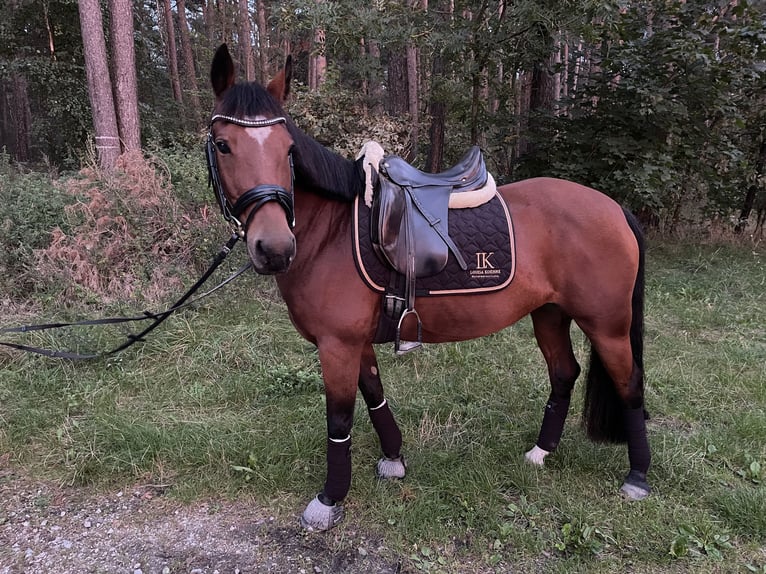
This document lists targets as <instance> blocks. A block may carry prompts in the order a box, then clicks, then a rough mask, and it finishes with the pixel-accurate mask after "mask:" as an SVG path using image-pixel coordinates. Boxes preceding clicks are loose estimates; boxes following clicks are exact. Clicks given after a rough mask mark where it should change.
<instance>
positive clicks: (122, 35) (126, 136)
mask: <svg viewBox="0 0 766 574" xmlns="http://www.w3.org/2000/svg"><path fill="white" fill-rule="evenodd" d="M109 11H110V13H111V19H110V21H109V26H110V32H111V41H112V45H111V48H112V62H113V65H114V99H115V102H116V104H117V109H116V111H117V129H118V131H119V134H120V142H121V143H122V149H123V151H131V150H140V149H141V122H140V119H139V115H138V82H137V80H136V56H135V47H134V45H133V9H132V3H131V1H130V0H109Z"/></svg>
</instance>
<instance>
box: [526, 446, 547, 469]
mask: <svg viewBox="0 0 766 574" xmlns="http://www.w3.org/2000/svg"><path fill="white" fill-rule="evenodd" d="M549 454H550V452H549V451H547V450H543V449H541V448H540V447H539V446H537V445H535V446H533V447H532V450H530V451H529V452H527V453H526V454H525V455H524V458H525V459H527V462H529V463H531V464H534V465H535V466H543V465H544V464H545V457H546V456H548V455H549Z"/></svg>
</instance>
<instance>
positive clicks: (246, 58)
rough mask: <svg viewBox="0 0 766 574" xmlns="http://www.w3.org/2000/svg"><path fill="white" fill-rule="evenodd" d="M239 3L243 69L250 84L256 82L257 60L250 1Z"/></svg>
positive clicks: (240, 0)
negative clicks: (254, 54)
mask: <svg viewBox="0 0 766 574" xmlns="http://www.w3.org/2000/svg"><path fill="white" fill-rule="evenodd" d="M238 3H239V52H240V54H241V56H240V57H241V60H242V69H243V71H244V72H245V79H246V80H247V81H248V82H252V81H254V80H255V59H254V58H253V44H252V26H250V9H249V8H248V0H238Z"/></svg>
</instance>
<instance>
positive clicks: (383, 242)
mask: <svg viewBox="0 0 766 574" xmlns="http://www.w3.org/2000/svg"><path fill="white" fill-rule="evenodd" d="M487 179H488V174H487V168H486V164H485V163H484V156H483V155H482V153H481V149H480V148H479V147H478V146H473V147H472V148H471V149H469V150H468V152H467V153H466V154H465V155H464V156H463V157H462V158H461V159H460V161H459V162H457V163H456V164H455V165H454V166H453V167H451V168H450V169H448V170H446V171H444V172H442V173H438V174H431V173H425V172H422V171H420V170H419V169H417V168H415V167H413V166H411V165H410V164H408V163H407V162H406V161H404V160H403V159H402V158H401V157H399V156H393V155H389V156H385V157H384V158H383V160H382V161H381V162H380V165H379V166H378V181H377V183H376V185H375V192H374V194H373V200H372V212H371V228H370V234H371V239H372V244H373V247H374V249H375V252H376V253H377V255H378V256H379V257H380V258H381V259H382V260H383V261H385V262H387V263H388V264H389V265H390V266H391V267H392V268H393V269H394V270H395V271H396V272H397V273H400V274H402V275H404V276H405V278H406V281H405V285H406V288H405V294H404V297H398V296H395V295H389V297H393V298H394V299H395V301H389V303H390V305H389V306H390V309H389V310H388V311H387V312H388V313H389V314H392V315H396V316H398V326H397V333H396V340H395V350H396V353H397V354H403V353H406V352H408V351H411V350H414V349H416V348H418V347H420V346H421V344H422V337H421V323H420V317H419V316H418V314H417V312H416V311H415V308H414V307H415V305H414V303H415V279H416V278H418V277H428V276H431V275H436V274H437V273H439V272H440V271H442V270H443V269H444V267H445V266H446V265H447V260H448V258H449V255H450V253H452V255H453V256H454V257H455V259H456V260H457V262H458V264H459V265H460V267H461V268H462V269H463V270H465V269H466V267H467V264H466V262H465V258H464V257H463V255H462V254H461V253H460V250H459V249H458V247H457V246H456V245H455V243H454V241H453V240H452V239H451V238H450V236H449V229H448V217H449V201H450V196H451V195H452V194H453V193H458V192H460V193H468V192H469V191H471V190H475V189H478V188H482V187H483V186H485V185H486V183H487ZM409 314H414V316H415V318H416V320H417V326H418V338H417V341H400V339H399V331H400V329H401V325H402V322H403V321H404V319H405V317H406V316H407V315H409Z"/></svg>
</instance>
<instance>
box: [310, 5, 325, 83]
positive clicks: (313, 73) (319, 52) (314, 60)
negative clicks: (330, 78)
mask: <svg viewBox="0 0 766 574" xmlns="http://www.w3.org/2000/svg"><path fill="white" fill-rule="evenodd" d="M315 2H316V3H317V4H321V3H322V2H324V0H315ZM326 74H327V57H326V56H325V31H324V29H322V28H317V29H315V30H314V47H313V50H312V54H311V58H310V60H309V90H311V91H312V92H315V91H317V90H318V89H320V88H321V87H322V84H324V79H325V75H326Z"/></svg>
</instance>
